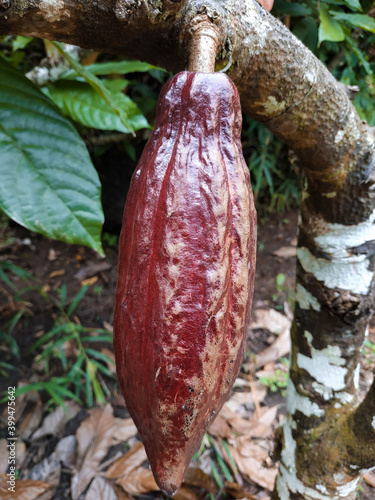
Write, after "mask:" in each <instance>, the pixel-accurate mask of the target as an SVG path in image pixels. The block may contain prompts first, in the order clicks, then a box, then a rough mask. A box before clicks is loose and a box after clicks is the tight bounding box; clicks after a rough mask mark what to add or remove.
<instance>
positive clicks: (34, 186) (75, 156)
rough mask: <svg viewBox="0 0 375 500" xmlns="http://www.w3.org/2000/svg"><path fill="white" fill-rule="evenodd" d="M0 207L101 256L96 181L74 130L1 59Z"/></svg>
mask: <svg viewBox="0 0 375 500" xmlns="http://www.w3.org/2000/svg"><path fill="white" fill-rule="evenodd" d="M0 157H1V162H0V179H1V182H0V208H1V209H2V210H4V212H6V213H7V214H8V215H9V217H11V218H12V219H14V220H15V221H17V222H18V223H20V224H22V225H23V226H25V227H27V228H29V229H31V230H32V231H35V232H37V233H41V234H44V235H45V236H47V237H49V238H53V239H58V240H62V241H66V242H68V243H79V244H82V245H87V246H89V247H91V248H94V249H95V250H97V251H98V252H100V253H103V250H102V247H101V242H100V234H101V228H102V223H103V213H102V208H101V203H100V181H99V178H98V175H97V173H96V171H95V169H94V167H93V165H92V163H91V160H90V157H89V154H88V152H87V149H86V147H85V145H84V143H83V141H82V140H81V138H80V137H79V135H78V133H77V131H76V130H75V128H74V127H73V125H72V124H71V123H70V122H69V121H68V120H66V119H65V118H64V117H63V116H62V115H61V114H60V112H59V111H58V109H57V108H56V107H55V105H54V104H53V103H52V102H51V101H50V100H49V99H48V98H47V97H46V96H45V95H43V94H42V93H41V92H40V91H39V90H38V89H37V88H36V87H35V86H34V85H33V84H32V83H31V82H30V81H29V80H27V78H25V77H24V76H23V75H22V74H21V73H19V72H18V71H17V70H15V69H14V68H12V67H11V66H10V65H8V64H7V63H6V62H5V61H4V60H3V59H2V58H0Z"/></svg>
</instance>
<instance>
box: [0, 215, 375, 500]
mask: <svg viewBox="0 0 375 500" xmlns="http://www.w3.org/2000/svg"><path fill="white" fill-rule="evenodd" d="M296 227H297V213H296V211H291V212H288V213H286V214H284V215H283V216H275V215H272V216H271V217H260V220H259V227H258V257H257V270H256V281H255V294H254V301H253V313H254V311H256V310H258V309H276V310H279V311H281V312H282V313H284V312H285V310H287V309H288V305H287V304H288V303H290V302H291V299H292V296H293V289H294V281H295V251H294V250H295V245H296ZM1 233H2V236H0V259H1V260H7V261H9V262H11V263H13V264H15V265H17V266H20V267H21V268H23V269H24V270H26V271H28V272H29V273H30V274H31V275H32V276H33V277H34V278H33V279H32V280H31V285H32V286H33V288H32V289H31V290H29V291H27V290H25V282H24V281H23V280H22V279H21V278H19V277H17V276H14V277H13V278H12V281H13V283H14V285H15V286H16V288H17V289H18V290H21V291H23V293H22V294H20V295H19V297H17V296H15V295H14V292H12V290H11V289H10V288H9V286H7V285H6V283H4V282H3V281H1V279H0V330H1V327H4V325H6V324H7V322H9V320H10V319H11V318H12V317H14V315H15V314H16V313H17V312H20V311H22V313H21V315H20V318H19V320H18V322H17V323H16V325H15V327H14V330H13V333H12V336H13V338H14V339H15V341H16V342H17V344H18V346H19V350H20V355H21V356H20V360H19V361H18V360H17V359H15V357H14V356H13V355H12V354H11V352H10V350H9V349H8V348H7V347H6V346H3V347H1V346H0V348H1V350H2V354H1V356H0V359H1V360H3V361H5V362H8V363H10V364H12V365H14V367H15V369H14V370H9V372H8V373H7V375H8V378H6V377H5V376H1V378H0V391H1V392H2V391H4V390H6V388H7V387H8V386H16V385H17V383H18V382H19V380H35V359H34V356H33V355H32V354H30V353H29V351H28V350H29V348H30V346H31V345H32V344H33V343H34V342H35V340H36V339H37V338H40V336H41V335H43V334H44V333H45V332H48V331H49V330H50V329H51V328H52V327H53V325H54V324H55V322H56V319H57V318H58V316H59V314H60V312H61V298H62V290H63V289H64V287H65V286H66V290H67V299H66V301H65V307H67V305H68V304H70V303H71V302H72V300H73V298H74V297H75V296H76V294H77V293H78V292H79V291H80V290H81V288H82V285H83V284H87V285H89V286H88V290H87V292H86V294H85V295H84V297H83V298H82V299H81V300H80V302H79V303H78V306H77V308H76V310H75V311H74V314H73V315H72V320H73V321H75V322H76V323H79V324H82V325H84V326H85V327H93V328H101V329H104V330H108V331H110V330H111V325H112V316H113V305H114V293H115V287H116V267H117V248H116V247H117V238H116V236H113V235H112V234H109V233H105V235H104V246H105V258H100V257H98V255H97V254H96V253H95V252H93V251H91V250H89V249H87V248H84V247H81V246H76V245H66V244H64V243H61V242H56V241H50V240H47V239H45V238H43V237H41V236H39V235H36V234H33V233H30V232H29V231H28V230H26V229H24V228H23V227H20V226H18V225H13V223H10V224H8V223H3V226H2V228H1ZM293 249H294V250H293ZM275 252H277V253H278V255H277V254H275ZM277 275H283V276H284V278H282V279H281V280H280V281H279V284H277V283H276V277H277ZM283 280H284V281H283ZM282 281H283V282H282ZM40 290H42V293H41V292H40ZM287 312H288V311H287ZM269 343H270V339H269V332H268V331H266V330H264V329H263V330H262V329H256V330H252V334H251V336H249V338H248V340H247V348H248V351H251V352H255V353H257V352H260V351H262V350H263V349H264V348H265V347H267V346H268V345H269ZM107 347H108V348H109V349H111V345H108V346H107ZM54 371H55V374H57V375H58V374H59V371H58V368H52V373H50V374H49V375H50V376H51V375H52V374H53V372H54ZM3 375H4V374H3ZM369 377H370V375H369V376H368V381H369ZM113 395H114V396H113V400H115V399H116V397H118V396H117V390H116V386H113ZM115 396H116V397H115ZM267 397H268V398H269V399H268V403H267V404H269V405H270V403H269V401H271V400H272V401H273V402H274V403H277V404H279V406H280V408H281V412H283V407H285V403H284V400H283V398H282V397H281V395H280V391H279V392H277V393H271V392H270V391H269V394H268V396H267ZM114 406H115V405H114ZM116 411H117V415H116V416H122V417H123V416H127V415H126V410H125V409H124V408H123V407H122V409H121V408H119V409H118V410H116ZM86 416H87V412H86V410H85V409H84V408H83V409H82V411H81V412H80V413H78V415H77V416H76V417H75V418H74V419H73V421H72V422H71V423H70V424H69V425H70V426H73V427H74V426H75V427H78V425H79V424H80V422H81V421H82V420H83V419H84V418H86ZM0 437H3V436H2V435H0ZM54 444H56V442H55V443H54ZM49 446H52V447H51V449H53V443H52V444H51V443H50V445H49ZM45 453H47V452H46V451H45ZM44 456H45V455H44ZM69 481H70V477H69V474H68V475H67V474H66V473H63V474H61V478H60V483H59V485H58V487H57V489H56V491H55V494H54V497H53V498H54V499H56V500H59V499H64V498H71V497H70V496H69V494H68V493H67V491H68V490H69ZM252 491H253V493H254V494H257V495H258V496H257V497H258V498H260V497H259V492H260V489H259V488H258V489H256V488H255V489H253V490H252ZM82 498H84V497H82ZM140 498H155V494H152V493H149V494H144V495H141V496H140ZM159 498H161V497H160V495H159ZM249 498H250V497H249ZM254 498H255V497H254ZM359 498H360V499H361V500H370V499H371V498H375V493H374V489H373V488H370V487H369V486H367V485H364V490H363V491H362V492H361V493H360V497H359Z"/></svg>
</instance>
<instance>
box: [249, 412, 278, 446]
mask: <svg viewBox="0 0 375 500" xmlns="http://www.w3.org/2000/svg"><path fill="white" fill-rule="evenodd" d="M277 409H278V408H277V406H272V407H270V408H269V407H262V408H261V409H260V411H261V414H260V415H259V416H258V415H257V414H256V413H255V412H254V413H253V414H252V416H251V418H250V420H249V424H250V426H249V435H250V436H251V437H253V438H266V437H270V436H271V435H272V434H273V432H274V429H273V424H274V426H275V427H276V426H277V420H276V416H277Z"/></svg>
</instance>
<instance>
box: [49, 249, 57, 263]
mask: <svg viewBox="0 0 375 500" xmlns="http://www.w3.org/2000/svg"><path fill="white" fill-rule="evenodd" d="M56 259H57V254H56V251H55V250H54V249H53V248H50V249H49V250H48V260H49V261H51V262H52V261H53V260H56Z"/></svg>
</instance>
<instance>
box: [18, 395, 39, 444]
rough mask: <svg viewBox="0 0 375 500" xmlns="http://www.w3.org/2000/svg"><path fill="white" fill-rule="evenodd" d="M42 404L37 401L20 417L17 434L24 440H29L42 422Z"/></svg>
mask: <svg viewBox="0 0 375 500" xmlns="http://www.w3.org/2000/svg"><path fill="white" fill-rule="evenodd" d="M42 412H43V404H42V403H41V401H40V400H38V401H37V402H36V403H35V404H34V405H33V406H32V407H31V408H30V409H29V410H28V412H27V413H26V415H24V416H23V417H22V420H20V421H19V424H18V432H19V434H20V435H21V436H22V437H24V438H26V439H27V438H29V437H30V436H31V434H32V433H33V432H34V431H35V429H37V428H38V427H39V424H40V422H41V420H42Z"/></svg>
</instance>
